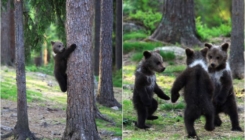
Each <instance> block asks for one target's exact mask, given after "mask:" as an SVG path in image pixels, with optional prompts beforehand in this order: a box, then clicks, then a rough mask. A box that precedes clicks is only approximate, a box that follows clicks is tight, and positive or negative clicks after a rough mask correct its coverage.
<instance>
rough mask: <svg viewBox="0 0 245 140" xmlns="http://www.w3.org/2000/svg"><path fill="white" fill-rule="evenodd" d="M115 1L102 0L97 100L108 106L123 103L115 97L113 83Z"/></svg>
mask: <svg viewBox="0 0 245 140" xmlns="http://www.w3.org/2000/svg"><path fill="white" fill-rule="evenodd" d="M112 6H113V1H112V0H101V29H100V71H99V74H100V78H99V88H98V94H97V98H96V99H97V101H98V102H99V103H100V104H102V105H104V106H107V107H112V106H118V107H121V105H120V104H119V103H118V102H117V100H116V99H115V98H114V93H113V84H112V28H113V7H112Z"/></svg>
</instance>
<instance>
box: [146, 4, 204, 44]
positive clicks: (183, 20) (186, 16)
mask: <svg viewBox="0 0 245 140" xmlns="http://www.w3.org/2000/svg"><path fill="white" fill-rule="evenodd" d="M150 38H151V39H154V40H159V41H164V42H168V43H180V44H181V45H183V46H187V47H193V46H200V45H201V42H200V41H199V40H198V38H197V37H196V25H195V15H194V0H181V1H179V0H165V1H164V3H163V17H162V20H161V23H160V24H159V26H158V27H157V29H156V30H155V31H154V33H153V34H152V35H151V37H150Z"/></svg>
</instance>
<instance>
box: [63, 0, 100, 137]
mask: <svg viewBox="0 0 245 140" xmlns="http://www.w3.org/2000/svg"><path fill="white" fill-rule="evenodd" d="M93 14H94V1H86V0H80V1H79V2H77V0H67V1H66V37H67V46H70V45H71V44H76V45H77V48H76V49H75V51H74V52H73V53H72V54H71V55H70V57H69V59H68V62H67V77H68V80H67V83H68V85H67V86H68V90H67V96H68V97H67V109H66V115H67V116H66V128H65V132H64V134H63V136H62V139H63V140H70V139H72V140H75V139H78V140H98V139H100V138H99V135H98V131H97V128H96V123H95V115H94V84H93V61H92V56H93V42H92V40H93V33H92V28H93V18H94V15H93Z"/></svg>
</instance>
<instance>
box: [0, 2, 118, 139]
mask: <svg viewBox="0 0 245 140" xmlns="http://www.w3.org/2000/svg"><path fill="white" fill-rule="evenodd" d="M1 19H2V20H1V73H0V74H1V76H0V77H1V78H0V79H1V88H0V89H1V91H0V92H1V94H0V95H1V108H0V110H1V139H6V140H8V139H31V140H34V139H57V140H58V139H62V140H69V139H80V140H81V139H88V140H99V139H110V140H121V139H122V0H92V1H86V0H80V1H76V0H66V1H49V0H43V1H31V0H3V1H1Z"/></svg>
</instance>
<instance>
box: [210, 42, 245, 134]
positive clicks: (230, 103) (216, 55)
mask: <svg viewBox="0 0 245 140" xmlns="http://www.w3.org/2000/svg"><path fill="white" fill-rule="evenodd" d="M205 46H206V47H207V48H208V49H209V50H208V53H207V58H206V59H207V61H208V71H209V75H210V77H211V79H212V82H213V85H214V95H213V104H214V107H215V120H214V123H215V126H220V125H221V124H222V121H221V119H220V117H219V113H222V112H224V113H225V114H228V115H229V117H230V120H231V125H232V129H231V130H232V131H242V129H241V127H240V126H239V119H238V112H237V105H236V99H235V94H234V91H233V83H232V73H231V69H230V65H229V63H228V62H227V57H228V56H227V53H228V48H229V44H228V43H224V44H223V45H221V46H220V47H219V46H215V45H212V44H208V43H206V44H205Z"/></svg>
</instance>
